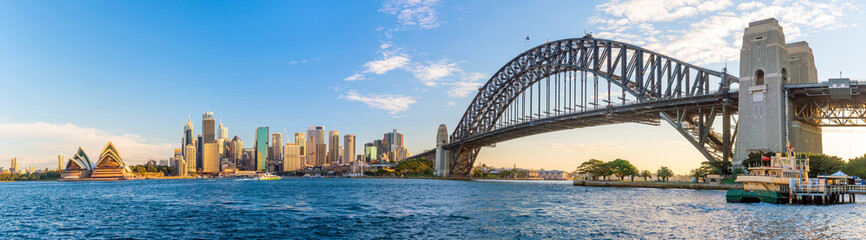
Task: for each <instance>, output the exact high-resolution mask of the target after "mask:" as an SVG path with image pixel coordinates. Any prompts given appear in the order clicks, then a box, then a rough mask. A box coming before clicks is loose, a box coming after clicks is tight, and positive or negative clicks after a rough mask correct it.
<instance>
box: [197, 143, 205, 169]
mask: <svg viewBox="0 0 866 240" xmlns="http://www.w3.org/2000/svg"><path fill="white" fill-rule="evenodd" d="M197 138H198V140H196V141H195V151H196V152H195V168H196V169H197V170H198V169H201V166H203V164H202V163H201V160H202V159H204V156H203V155H202V154H201V150H202V149H204V146H202V144H203V143H204V141H202V137H201V134H199V135H198V137H197Z"/></svg>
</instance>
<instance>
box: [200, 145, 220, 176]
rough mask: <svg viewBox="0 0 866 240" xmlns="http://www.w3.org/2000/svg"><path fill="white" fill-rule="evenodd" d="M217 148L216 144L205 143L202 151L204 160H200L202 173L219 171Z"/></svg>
mask: <svg viewBox="0 0 866 240" xmlns="http://www.w3.org/2000/svg"><path fill="white" fill-rule="evenodd" d="M218 147H219V146H218V145H217V144H216V143H205V144H204V150H202V153H203V154H204V160H202V164H203V165H202V167H201V168H202V172H206V173H218V172H219V170H220V167H219V150H218V149H217V148H218Z"/></svg>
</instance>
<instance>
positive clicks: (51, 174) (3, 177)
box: [0, 170, 60, 181]
mask: <svg viewBox="0 0 866 240" xmlns="http://www.w3.org/2000/svg"><path fill="white" fill-rule="evenodd" d="M59 178H60V172H58V171H55V170H52V171H47V172H41V173H25V174H17V173H13V174H0V181H36V180H51V179H59Z"/></svg>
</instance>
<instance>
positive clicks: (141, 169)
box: [129, 165, 174, 176]
mask: <svg viewBox="0 0 866 240" xmlns="http://www.w3.org/2000/svg"><path fill="white" fill-rule="evenodd" d="M129 170H130V171H132V172H133V173H136V174H145V173H157V172H161V173H162V175H163V176H171V175H174V167H169V166H154V165H135V166H131V167H129Z"/></svg>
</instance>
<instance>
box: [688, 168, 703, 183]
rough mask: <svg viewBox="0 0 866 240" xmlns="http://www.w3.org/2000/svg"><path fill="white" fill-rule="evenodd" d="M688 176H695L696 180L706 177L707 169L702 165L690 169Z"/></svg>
mask: <svg viewBox="0 0 866 240" xmlns="http://www.w3.org/2000/svg"><path fill="white" fill-rule="evenodd" d="M689 177H693V178H695V180H696V181H700V180H701V179H707V169H706V168H702V167H699V168H695V169H692V171H691V172H689Z"/></svg>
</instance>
